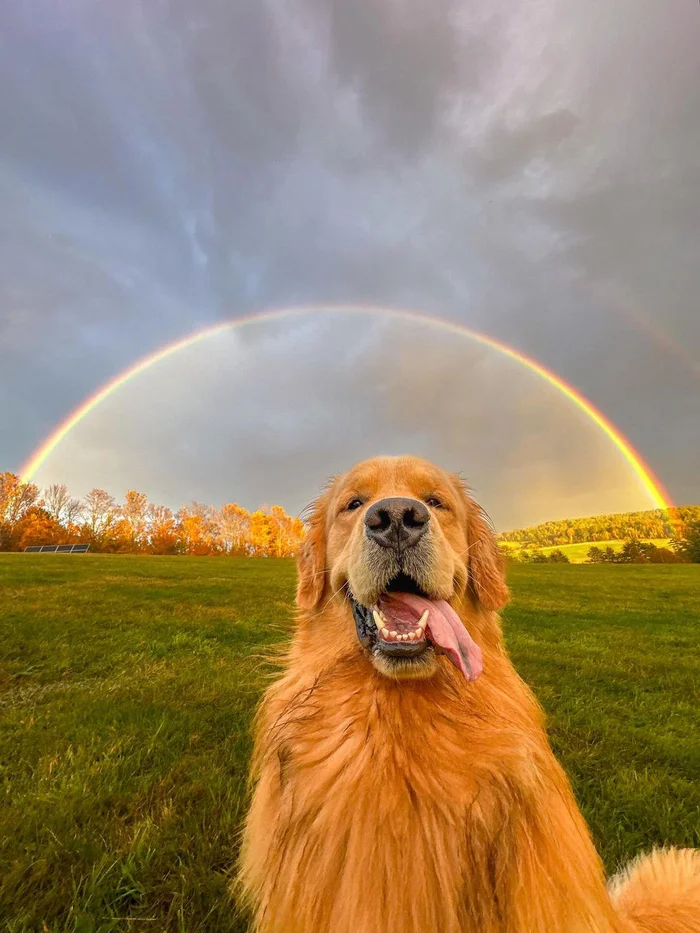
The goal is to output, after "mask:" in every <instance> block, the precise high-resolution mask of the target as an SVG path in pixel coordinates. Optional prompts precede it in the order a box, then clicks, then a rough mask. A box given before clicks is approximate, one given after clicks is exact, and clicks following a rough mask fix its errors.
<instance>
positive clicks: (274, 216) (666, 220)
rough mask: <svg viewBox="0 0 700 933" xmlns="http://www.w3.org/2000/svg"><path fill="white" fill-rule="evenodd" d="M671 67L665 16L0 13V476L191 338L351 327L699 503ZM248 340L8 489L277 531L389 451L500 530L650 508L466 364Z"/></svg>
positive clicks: (196, 353)
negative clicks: (84, 409)
mask: <svg viewBox="0 0 700 933" xmlns="http://www.w3.org/2000/svg"><path fill="white" fill-rule="evenodd" d="M699 49H700V6H698V3H697V2H695V0H673V2H670V3H669V2H667V3H663V4H660V3H658V2H655V0H654V2H652V0H617V2H616V3H614V4H611V3H609V2H608V0H588V2H586V3H581V2H580V0H539V2H534V0H533V2H524V3H518V4H514V3H512V2H511V0H471V2H464V3H458V2H445V0H424V2H418V0H392V2H389V0H382V2H378V0H375V2H370V0H354V2H352V3H339V2H338V3H336V2H332V0H325V2H322V0H306V2H304V0H300V2H299V3H297V4H294V5H292V4H283V3H279V2H278V0H269V2H266V0H236V2H231V0H198V2H197V3H192V2H185V0H181V2H167V0H158V2H152V0H148V2H147V0H142V2H138V0H121V2H120V3H118V4H117V3H113V4H95V3H92V2H89V0H64V2H62V3H61V4H56V3H55V2H48V0H45V2H41V0H23V2H22V3H21V4H20V3H16V4H9V3H7V4H2V5H0V127H1V128H2V129H1V131H0V206H1V210H0V469H2V468H10V469H16V468H18V467H19V466H20V464H21V463H22V462H23V461H24V460H26V458H27V457H28V456H29V454H30V453H31V452H32V450H33V449H34V448H35V447H36V446H37V445H38V444H39V443H40V442H41V441H42V440H43V438H44V437H45V436H46V435H47V434H48V433H49V432H50V430H51V429H52V427H53V426H54V425H55V424H56V423H57V422H58V421H60V420H61V419H62V418H63V417H64V416H65V415H66V413H67V412H69V411H70V410H71V409H73V408H75V407H76V406H77V405H78V404H79V403H80V402H81V400H82V399H83V398H84V397H85V396H87V395H89V394H90V393H92V392H93V391H94V390H95V389H96V388H97V387H98V386H99V385H100V384H101V383H103V382H104V381H105V380H107V379H109V378H110V377H112V376H114V375H115V374H116V373H118V372H119V371H120V370H121V369H123V368H124V367H126V366H128V365H130V364H131V363H133V362H134V361H135V360H136V359H138V358H139V357H141V356H143V355H144V354H147V353H149V352H151V351H153V350H155V349H156V348H158V347H159V346H161V345H163V344H165V343H167V342H169V341H171V340H173V339H175V338H178V337H181V336H183V335H185V334H187V333H188V332H189V331H191V330H194V329H196V328H198V327H202V326H204V325H206V324H210V323H215V322H216V321H218V320H221V319H225V318H235V317H238V316H242V315H244V314H247V313H250V312H251V311H255V310H259V309H262V308H267V307H274V306H292V305H303V304H307V303H314V304H319V303H324V302H334V303H335V302H343V303H372V304H377V305H387V306H390V307H410V308H413V309H416V310H419V311H424V312H427V313H430V314H434V315H440V316H442V317H446V318H451V319H453V320H455V321H460V322H462V323H464V324H467V325H468V326H470V327H472V328H476V329H479V330H482V331H484V332H486V333H489V334H491V335H492V336H494V337H496V338H497V339H499V340H502V341H505V342H506V343H508V344H510V345H512V346H514V347H516V348H519V349H520V350H522V351H524V352H526V353H528V354H530V355H532V356H534V357H535V358H537V359H538V360H540V361H541V362H542V363H543V364H544V365H546V366H547V367H549V368H551V369H552V370H554V371H556V372H557V373H559V374H560V375H561V376H562V377H563V378H564V379H566V380H567V381H569V382H571V383H572V384H574V385H575V386H576V387H578V388H579V389H580V390H581V391H582V392H583V393H584V394H585V395H587V396H588V397H589V398H590V399H591V400H592V401H593V402H594V403H595V404H596V405H597V406H598V407H599V408H600V409H602V410H603V411H604V412H605V413H606V415H607V416H608V417H609V418H611V420H612V421H613V422H614V423H615V424H616V425H617V426H618V427H619V429H620V430H621V431H623V433H624V434H626V435H627V437H629V439H630V441H631V443H632V444H633V445H634V446H635V447H636V448H638V449H639V450H640V451H641V452H642V453H643V455H644V456H645V458H646V459H647V460H648V462H649V464H650V465H651V466H652V468H653V469H654V470H655V471H656V472H657V473H658V474H659V476H660V477H661V479H662V480H663V481H664V483H665V485H666V486H667V487H668V488H669V490H670V491H671V494H672V495H673V497H674V498H675V500H676V501H678V502H698V501H700V430H699V427H700V418H699V417H698V411H699V410H700V363H699V362H698V360H699V358H700V308H699V307H698V295H700V263H698V261H697V253H698V234H699V229H698V228H699V226H700V54H698V50H699ZM253 331H254V328H251V329H250V330H249V331H248V332H247V336H245V337H243V332H242V331H241V332H239V335H235V333H229V334H225V335H223V336H222V337H219V338H212V339H211V340H209V341H206V342H204V343H203V344H200V345H199V346H198V347H197V348H192V349H191V350H188V351H183V355H182V356H181V357H180V360H179V362H176V360H175V358H171V360H169V361H168V362H167V363H163V364H159V365H158V367H154V369H153V370H151V371H149V373H148V374H147V375H144V376H143V377H141V378H142V379H143V380H144V381H143V382H142V384H141V388H139V386H138V380H134V383H132V384H131V385H130V386H129V387H128V389H124V390H122V392H123V395H122V397H121V398H117V397H116V396H115V397H114V398H113V399H111V400H110V402H108V403H105V406H104V410H103V412H102V413H99V412H96V413H95V414H94V415H92V416H90V418H88V419H86V421H85V422H83V424H82V425H81V426H80V427H79V428H77V429H76V431H75V432H74V436H73V437H72V438H71V439H68V440H66V441H65V442H64V444H63V445H62V447H60V448H59V449H58V450H57V451H56V454H55V455H54V457H53V458H51V460H49V461H48V462H47V464H46V466H45V467H44V469H43V471H42V474H41V476H40V477H39V478H40V479H42V480H46V481H54V480H61V479H63V480H65V481H66V482H68V483H69V484H71V485H74V486H75V487H76V491H80V492H82V491H84V489H83V488H82V487H83V486H84V485H87V486H92V485H99V486H105V487H106V488H109V489H111V491H113V492H115V493H120V492H121V490H122V489H124V488H127V487H130V486H137V488H142V489H143V490H144V491H146V492H148V493H149V495H150V496H151V497H152V498H154V499H157V500H161V501H168V502H170V504H177V502H171V501H170V500H172V499H174V498H177V497H179V496H181V495H183V494H184V496H185V497H186V498H190V497H191V496H196V497H197V498H199V499H204V500H205V501H212V502H220V501H223V500H224V499H227V498H238V499H239V500H241V501H243V500H246V499H247V500H253V499H255V498H256V497H257V498H260V499H262V500H264V501H280V502H282V504H284V505H286V506H287V507H288V508H290V509H294V510H295V509H296V508H298V507H299V505H300V503H301V500H302V499H303V498H304V496H306V494H307V493H309V492H311V493H312V492H313V490H314V489H315V488H316V486H317V485H318V484H319V483H320V482H321V481H322V480H323V479H324V478H325V476H326V475H327V474H328V473H329V472H331V471H332V470H335V469H338V468H342V467H343V466H345V465H348V464H349V463H350V462H351V461H352V460H353V459H356V457H355V454H356V453H357V454H358V455H360V456H365V455H367V454H368V453H372V452H384V451H389V452H392V451H393V452H400V451H406V452H410V451H411V450H416V451H419V452H421V453H423V454H426V455H428V456H433V458H434V459H437V460H439V461H441V462H444V463H445V464H446V465H448V466H450V467H451V468H456V469H461V470H462V471H463V472H464V474H465V476H467V478H468V479H470V480H471V481H472V482H473V484H474V485H475V486H476V487H477V489H480V490H483V494H482V496H481V498H482V499H486V500H487V501H486V502H485V504H486V505H487V507H488V508H489V510H490V511H491V512H492V513H493V514H494V517H497V519H498V521H499V523H500V524H501V526H502V527H505V526H508V525H512V524H517V523H522V522H526V521H531V520H540V519H543V518H547V517H559V516H562V515H568V514H571V515H573V514H582V513H583V512H591V511H605V510H608V509H610V508H615V507H620V508H631V507H634V506H635V505H639V506H640V507H644V506H645V505H646V504H648V503H647V501H646V500H645V498H644V495H643V494H642V493H641V490H640V488H639V487H638V486H637V485H636V484H635V481H634V477H633V476H632V474H631V472H630V470H629V468H627V467H625V465H624V463H623V462H622V460H621V458H620V456H619V454H616V452H615V451H614V449H611V445H610V443H609V442H606V441H605V439H604V438H602V435H599V434H596V432H595V430H594V429H593V428H591V426H590V425H588V424H587V423H585V419H584V418H583V416H581V415H580V413H577V412H576V410H575V409H574V408H573V407H572V406H571V405H570V404H569V403H565V402H564V401H563V400H562V399H557V398H555V396H556V392H555V391H554V390H552V389H549V388H547V387H546V386H544V385H543V384H540V383H539V382H538V380H537V379H536V378H535V377H533V376H532V375H528V374H527V372H525V371H524V370H523V371H520V370H519V367H518V365H517V364H513V363H506V362H505V361H504V360H503V359H500V360H495V356H497V354H489V353H484V352H483V351H479V352H477V350H476V349H475V347H474V346H473V345H472V344H470V343H469V341H466V340H465V341H456V340H455V339H454V338H453V339H451V340H446V339H445V337H444V334H441V333H440V331H439V330H437V329H434V328H433V329H430V328H428V329H426V328H421V327H415V326H412V327H408V326H406V327H404V328H401V327H397V326H396V325H395V324H391V325H387V324H386V322H384V323H377V325H376V326H375V325H373V324H372V323H371V322H369V321H368V320H367V319H363V320H361V321H358V320H355V321H353V320H350V319H347V320H346V319H343V320H334V321H330V320H326V319H324V318H323V315H322V314H317V315H315V316H314V317H313V318H304V320H303V321H301V320H299V321H296V322H294V323H290V322H286V323H283V324H279V325H277V327H276V328H271V326H269V325H265V327H263V328H261V329H260V331H259V332H258V333H254V332H253ZM462 344H463V345H462ZM492 357H494V359H492ZM215 361H216V365H215ZM265 372H267V373H268V378H266V377H265ZM270 374H272V375H270ZM178 386H179V388H178ZM147 387H148V393H147V394H145V393H146V388H147ZM117 394H119V393H117ZM146 397H147V398H148V400H149V401H148V407H147V408H144V398H146ZM223 399H230V400H231V404H230V405H225V404H222V400H223ZM234 400H235V404H234ZM129 406H130V407H129ZM151 406H152V411H153V417H152V418H151V420H150V422H149V421H148V418H147V417H146V416H147V415H148V412H149V411H150V410H151ZM205 415H207V416H206V417H205ZM193 451H199V452H200V453H199V455H198V456H195V455H194V454H193ZM204 463H206V469H204V468H203V466H202V464H204ZM115 464H116V466H115ZM282 464H283V468H282V467H281V465H282ZM89 465H91V473H90V475H89V476H88V475H87V474H88V470H87V467H88V466H89ZM59 474H60V475H59ZM263 487H264V490H263ZM190 488H191V489H192V492H191V494H190V493H189V489H190ZM548 496H549V499H548V498H547V497H548ZM246 504H248V505H255V504H257V503H256V502H253V501H248V502H247V503H246Z"/></svg>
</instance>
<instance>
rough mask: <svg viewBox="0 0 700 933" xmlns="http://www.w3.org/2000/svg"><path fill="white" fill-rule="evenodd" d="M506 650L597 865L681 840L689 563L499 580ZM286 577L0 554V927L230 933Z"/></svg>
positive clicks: (185, 565)
mask: <svg viewBox="0 0 700 933" xmlns="http://www.w3.org/2000/svg"><path fill="white" fill-rule="evenodd" d="M510 583H511V588H512V591H513V594H514V597H513V602H512V604H511V605H510V606H509V608H508V610H507V611H506V613H505V623H504V624H505V632H506V639H507V642H508V645H509V648H510V650H511V653H512V656H513V658H514V661H515V663H516V666H517V667H518V669H519V671H520V672H521V674H522V675H523V676H524V677H525V679H526V680H527V681H528V682H529V683H530V684H531V685H532V686H533V687H534V689H535V691H536V693H537V695H538V696H539V698H540V700H541V701H542V703H543V704H544V706H545V708H546V710H547V712H548V714H549V716H550V734H551V738H552V742H553V745H554V748H555V751H556V753H557V754H558V756H559V757H560V759H561V760H562V762H563V763H564V766H565V767H566V769H567V771H568V773H569V775H570V776H571V779H572V781H573V784H574V788H575V791H576V794H577V797H578V799H579V801H580V803H581V805H582V807H583V810H584V812H585V815H586V817H587V819H588V821H589V823H590V825H591V827H592V829H593V833H594V836H595V839H596V842H597V844H598V846H599V849H600V851H601V852H602V854H603V856H604V858H605V861H606V865H607V867H608V869H609V870H614V869H615V868H616V867H617V866H618V865H619V864H620V863H621V862H622V861H625V860H626V859H628V858H630V857H631V856H633V855H634V854H635V853H637V852H638V851H640V850H642V849H646V848H648V847H649V846H651V845H652V844H654V843H663V842H668V843H675V844H679V845H698V844H700V839H699V830H700V783H699V782H698V780H697V778H698V774H699V773H700V749H699V748H698V728H697V724H696V715H697V704H698V699H699V698H698V693H697V689H698V675H699V674H700V652H699V651H698V642H699V640H700V637H699V636H700V627H699V625H698V622H699V621H700V620H699V618H698V614H699V613H698V605H699V603H700V566H692V565H672V566H670V565H669V566H663V565H653V566H581V567H576V566H567V565H564V566H561V565H559V566H556V565H555V566H534V567H533V566H527V565H516V566H514V567H512V568H511V572H510ZM293 589H294V565H293V563H292V562H291V561H273V560H257V561H256V560H236V559H227V558H167V557H166V558H157V557H145V558H142V557H132V556H123V557H122V556H113V557H107V556H105V557H100V556H88V557H77V556H54V555H41V556H35V555H23V554H9V555H2V556H0V593H1V594H2V597H1V600H2V601H1V602H0V634H1V638H0V919H2V921H3V923H4V925H3V927H2V929H3V930H5V929H7V930H8V931H9V933H19V931H42V933H43V931H49V933H54V931H56V933H58V931H61V933H68V931H71V933H85V931H131V930H135V931H149V933H160V931H174V933H175V931H177V933H184V931H187V933H194V931H197V933H204V931H208V933H233V931H238V933H242V931H244V930H245V929H246V926H245V923H244V921H243V919H242V918H239V917H237V916H236V914H235V911H234V909H233V907H232V905H231V903H230V900H229V898H228V895H227V886H228V876H229V871H230V867H231V865H232V863H233V861H234V859H235V855H236V838H235V837H236V829H237V827H238V826H239V823H240V820H241V817H242V814H243V812H244V808H245V777H246V770H247V760H248V755H249V753H250V739H249V724H250V719H251V715H252V713H253V710H254V708H255V705H256V702H257V700H258V698H259V696H260V693H261V691H262V689H263V687H264V683H265V676H266V673H267V672H268V671H269V667H268V666H267V664H266V663H265V661H264V659H263V655H264V654H265V652H266V651H268V650H269V648H270V646H271V645H273V644H275V643H277V642H279V641H280V640H281V639H283V638H284V637H286V633H287V632H288V629H289V624H290V618H291V608H292V600H293Z"/></svg>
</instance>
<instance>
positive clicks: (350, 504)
mask: <svg viewBox="0 0 700 933" xmlns="http://www.w3.org/2000/svg"><path fill="white" fill-rule="evenodd" d="M362 505H364V503H363V501H362V499H353V500H352V502H348V504H347V506H346V508H347V510H348V512H354V511H355V509H359V508H360V507H361V506H362Z"/></svg>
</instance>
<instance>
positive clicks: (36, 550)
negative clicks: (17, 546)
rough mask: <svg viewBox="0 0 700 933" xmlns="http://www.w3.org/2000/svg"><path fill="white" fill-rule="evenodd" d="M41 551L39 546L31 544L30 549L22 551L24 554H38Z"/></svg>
mask: <svg viewBox="0 0 700 933" xmlns="http://www.w3.org/2000/svg"><path fill="white" fill-rule="evenodd" d="M40 550H41V545H40V544H33V545H32V546H31V547H26V548H25V549H24V552H25V554H38V553H39V551H40Z"/></svg>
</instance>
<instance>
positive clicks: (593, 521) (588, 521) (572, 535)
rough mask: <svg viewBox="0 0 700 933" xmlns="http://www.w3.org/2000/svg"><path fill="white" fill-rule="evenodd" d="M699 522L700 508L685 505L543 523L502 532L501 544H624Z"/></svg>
mask: <svg viewBox="0 0 700 933" xmlns="http://www.w3.org/2000/svg"><path fill="white" fill-rule="evenodd" d="M691 521H700V505H685V506H679V507H678V508H674V509H672V510H669V511H668V512H666V511H664V510H663V509H650V510H649V511H648V512H617V513H615V514H613V515H593V516H590V517H588V518H568V519H563V520H562V521H558V522H544V524H542V525H534V526H532V527H531V528H520V529H517V530H516V531H504V532H502V533H501V534H500V535H499V538H500V540H501V541H513V542H517V543H518V544H523V545H530V546H532V545H536V546H538V547H551V546H553V545H557V544H560V545H561V544H577V543H580V542H584V541H585V542H588V541H606V542H608V541H626V540H628V539H629V538H640V539H643V540H645V541H648V540H650V539H653V538H673V537H674V535H675V533H676V529H677V528H678V527H679V526H681V527H682V526H683V525H684V524H685V523H686V522H691Z"/></svg>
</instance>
